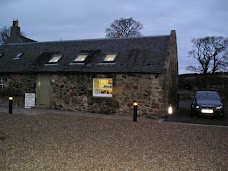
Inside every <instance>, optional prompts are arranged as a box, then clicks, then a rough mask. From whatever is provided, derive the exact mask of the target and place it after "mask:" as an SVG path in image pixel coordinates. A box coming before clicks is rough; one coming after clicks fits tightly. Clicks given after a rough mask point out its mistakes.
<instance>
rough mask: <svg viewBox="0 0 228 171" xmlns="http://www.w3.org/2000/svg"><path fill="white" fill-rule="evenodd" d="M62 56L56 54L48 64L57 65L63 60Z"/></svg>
mask: <svg viewBox="0 0 228 171" xmlns="http://www.w3.org/2000/svg"><path fill="white" fill-rule="evenodd" d="M62 56H63V55H62V54H54V55H52V57H51V59H50V60H49V61H48V63H47V64H56V63H57V62H58V61H59V60H60V59H61V58H62Z"/></svg>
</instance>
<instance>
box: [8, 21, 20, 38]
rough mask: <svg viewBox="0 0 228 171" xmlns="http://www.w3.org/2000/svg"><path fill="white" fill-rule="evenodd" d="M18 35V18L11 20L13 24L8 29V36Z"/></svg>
mask: <svg viewBox="0 0 228 171" xmlns="http://www.w3.org/2000/svg"><path fill="white" fill-rule="evenodd" d="M19 35H20V27H18V20H14V21H13V26H12V27H11V30H10V36H19Z"/></svg>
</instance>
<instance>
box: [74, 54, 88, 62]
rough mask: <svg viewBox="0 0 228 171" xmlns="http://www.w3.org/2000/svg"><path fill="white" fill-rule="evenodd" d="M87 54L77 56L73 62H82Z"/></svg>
mask: <svg viewBox="0 0 228 171" xmlns="http://www.w3.org/2000/svg"><path fill="white" fill-rule="evenodd" d="M87 56H88V54H79V55H78V56H77V57H76V58H75V59H74V62H84V61H85V59H86V57H87Z"/></svg>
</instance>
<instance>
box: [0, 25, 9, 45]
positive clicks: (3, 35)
mask: <svg viewBox="0 0 228 171" xmlns="http://www.w3.org/2000/svg"><path fill="white" fill-rule="evenodd" d="M9 36H10V28H8V27H6V26H4V27H2V28H1V29H0V44H2V43H4V41H5V40H6V39H8V38H9Z"/></svg>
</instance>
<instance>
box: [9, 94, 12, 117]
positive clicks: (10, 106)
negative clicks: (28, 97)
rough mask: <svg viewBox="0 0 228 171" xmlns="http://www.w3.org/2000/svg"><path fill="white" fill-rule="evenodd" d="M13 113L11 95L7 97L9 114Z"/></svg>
mask: <svg viewBox="0 0 228 171" xmlns="http://www.w3.org/2000/svg"><path fill="white" fill-rule="evenodd" d="M12 113H13V97H12V96H10V97H9V114H12Z"/></svg>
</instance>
